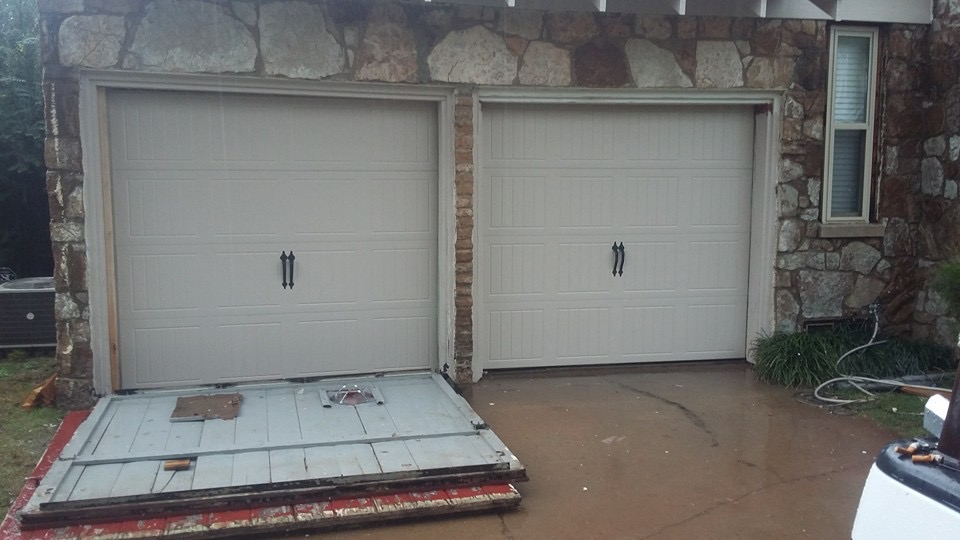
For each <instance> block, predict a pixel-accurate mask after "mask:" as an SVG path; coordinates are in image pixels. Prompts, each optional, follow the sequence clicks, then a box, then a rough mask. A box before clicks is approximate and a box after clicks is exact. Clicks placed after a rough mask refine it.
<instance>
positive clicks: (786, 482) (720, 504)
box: [639, 467, 846, 540]
mask: <svg viewBox="0 0 960 540" xmlns="http://www.w3.org/2000/svg"><path fill="white" fill-rule="evenodd" d="M841 472H846V467H840V468H839V469H831V470H829V471H825V472H821V473H816V474H808V475H806V476H798V477H797V478H791V479H789V480H781V481H779V482H774V483H773V484H770V485H766V486H761V487H759V488H757V489H754V490H751V491H748V492H746V493H744V494H743V495H740V496H739V497H737V498H736V499H727V500H725V501H722V502H718V503H716V504H714V505H712V506H709V507H707V508H704V509H703V510H701V511H699V512H697V513H696V514H693V515H692V516H689V517H687V518H684V519H681V520H680V521H676V522H674V523H668V524H666V525H664V526H663V527H660V528H659V529H657V530H655V531H653V532H652V533H650V534H647V535H645V536H641V537H639V540H643V539H644V538H653V537H654V536H656V535H658V534H660V533H662V532H664V531H666V530H669V529H672V528H674V527H679V526H681V525H683V524H685V523H689V522H691V521H693V520H695V519H697V518H701V517H703V516H705V515H707V514H709V513H711V512H713V511H714V510H716V509H718V508H723V507H724V506H728V505H731V504H737V503H739V502H740V501H742V500H744V499H746V498H747V497H750V496H752V495H756V494H758V493H763V492H764V491H766V490H768V489H771V488H775V487H780V486H788V485H790V484H794V483H797V482H803V481H805V480H814V479H817V478H822V477H824V476H829V475H831V474H838V473H841Z"/></svg>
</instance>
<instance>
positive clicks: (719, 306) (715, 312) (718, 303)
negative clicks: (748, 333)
mask: <svg viewBox="0 0 960 540" xmlns="http://www.w3.org/2000/svg"><path fill="white" fill-rule="evenodd" d="M724 300H727V299H719V298H718V299H716V300H714V301H713V302H703V303H699V304H690V305H689V306H688V307H687V310H686V316H685V320H686V321H687V328H686V339H685V341H684V342H685V344H686V351H685V352H686V353H688V354H700V355H709V356H711V357H713V358H740V357H743V356H744V355H745V354H746V350H745V340H744V339H743V336H742V335H740V334H741V332H740V328H741V326H742V325H741V324H740V320H741V319H743V318H745V317H746V316H747V312H746V309H744V308H743V306H742V305H740V304H739V303H734V302H724Z"/></svg>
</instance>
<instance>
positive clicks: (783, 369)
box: [753, 327, 956, 387]
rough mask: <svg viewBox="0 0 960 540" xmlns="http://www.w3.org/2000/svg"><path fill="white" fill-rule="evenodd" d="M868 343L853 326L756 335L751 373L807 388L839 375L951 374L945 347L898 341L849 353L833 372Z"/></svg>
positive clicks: (866, 336)
mask: <svg viewBox="0 0 960 540" xmlns="http://www.w3.org/2000/svg"><path fill="white" fill-rule="evenodd" d="M869 340H870V333H869V332H867V331H866V330H865V329H863V328H856V327H854V328H837V329H831V330H821V331H817V332H798V333H795V334H786V333H776V334H773V335H765V336H760V337H758V338H757V339H756V340H755V341H754V343H753V353H754V358H755V359H756V361H757V363H756V366H755V367H756V372H757V375H758V376H759V377H760V378H761V379H762V380H764V381H767V382H772V383H776V384H781V385H783V386H788V387H813V386H817V385H819V384H820V383H822V382H824V381H827V380H829V379H833V378H835V377H839V376H840V375H841V374H848V375H860V376H865V377H873V378H878V379H882V378H897V377H903V376H904V375H919V374H923V373H929V372H931V371H946V372H952V371H953V370H954V369H956V363H955V361H954V358H953V351H952V350H951V348H950V347H946V346H942V345H937V344H934V343H927V342H917V341H908V340H904V339H899V338H889V339H888V340H887V342H886V343H882V344H878V345H874V346H872V347H869V348H867V349H863V350H861V351H858V352H856V353H854V354H851V355H850V356H848V357H846V358H845V359H844V360H843V363H842V364H841V365H840V366H839V369H838V367H837V360H838V359H839V358H840V357H841V356H842V355H843V354H844V353H846V352H847V351H849V350H851V349H853V348H855V347H858V346H860V345H863V344H865V343H867V342H868V341H869Z"/></svg>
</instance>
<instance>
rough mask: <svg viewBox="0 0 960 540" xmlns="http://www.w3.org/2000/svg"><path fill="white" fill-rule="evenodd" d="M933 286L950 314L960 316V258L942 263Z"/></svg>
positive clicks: (934, 277)
mask: <svg viewBox="0 0 960 540" xmlns="http://www.w3.org/2000/svg"><path fill="white" fill-rule="evenodd" d="M931 286H932V287H933V290H935V291H937V294H939V295H940V298H943V300H944V301H945V302H946V303H947V307H948V308H949V309H950V313H951V314H952V315H953V316H954V317H957V316H960V257H954V258H952V259H950V260H949V261H946V262H943V263H940V265H939V266H937V270H936V272H935V273H934V276H933V281H932V282H931Z"/></svg>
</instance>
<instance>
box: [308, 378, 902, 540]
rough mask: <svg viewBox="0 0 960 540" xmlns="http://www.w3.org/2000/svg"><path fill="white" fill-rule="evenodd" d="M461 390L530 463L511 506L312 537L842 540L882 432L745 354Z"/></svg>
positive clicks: (492, 382)
mask: <svg viewBox="0 0 960 540" xmlns="http://www.w3.org/2000/svg"><path fill="white" fill-rule="evenodd" d="M464 393H465V397H467V399H468V400H469V401H470V403H471V404H472V405H473V407H474V408H475V409H476V411H477V412H478V413H479V414H480V415H481V416H482V417H483V418H484V419H485V420H486V421H487V422H488V423H489V425H490V426H491V428H492V429H493V430H494V431H495V432H496V433H497V435H499V436H500V438H501V439H502V440H503V441H504V442H505V443H506V444H507V445H508V446H509V447H510V449H511V450H512V451H513V452H514V454H516V455H517V456H518V457H519V458H520V460H521V461H522V462H523V463H524V464H525V465H526V467H527V469H528V472H529V476H530V481H529V482H528V483H522V484H518V485H517V488H518V490H519V491H520V492H521V494H522V495H523V503H522V504H521V506H520V508H519V509H518V510H516V511H512V512H506V513H502V514H485V515H473V516H457V517H453V518H444V519H438V520H427V521H417V522H412V523H405V524H401V525H387V526H382V527H373V528H365V529H359V530H351V531H344V532H339V533H334V534H331V533H328V534H324V535H322V536H323V537H324V538H342V539H358V538H397V539H408V538H409V539H414V538H415V539H421V540H422V539H427V538H516V539H524V538H532V539H539V538H584V539H588V538H604V539H645V538H653V539H674V538H676V539H728V538H729V539H733V538H747V539H789V538H816V539H834V538H836V539H844V538H846V539H848V538H850V529H851V526H852V524H853V518H854V514H855V512H856V507H857V503H858V502H859V497H860V491H861V489H862V488H863V484H864V481H865V479H866V476H867V473H868V471H869V469H870V465H871V464H872V463H873V460H874V458H875V456H876V455H877V454H878V453H879V451H880V450H881V448H882V447H883V446H884V445H885V444H886V443H888V442H890V440H891V439H892V435H891V434H890V433H888V432H886V431H884V430H883V429H880V428H878V427H876V426H875V425H874V424H872V423H871V422H870V421H868V420H866V419H863V418H858V417H852V416H841V415H835V414H830V413H829V412H828V411H827V410H826V409H824V408H819V407H816V406H812V405H809V404H805V403H802V402H801V401H800V400H799V399H798V398H797V397H796V396H795V391H793V390H789V389H784V388H779V387H775V386H770V385H767V384H764V383H761V382H758V381H757V380H756V377H755V375H754V374H753V372H752V370H751V368H750V366H749V365H748V364H746V363H744V362H733V363H710V364H696V365H689V364H688V365H674V366H648V367H630V368H601V369H596V370H589V371H588V370H567V371H544V372H537V373H503V374H491V375H487V376H485V377H484V378H483V380H482V381H481V382H480V383H478V384H477V385H474V386H473V387H470V388H467V389H465V392H464ZM296 536H298V537H303V536H305V535H304V534H303V533H300V534H297V535H296ZM307 536H309V535H307ZM317 536H321V535H317Z"/></svg>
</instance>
